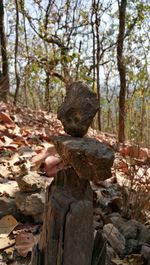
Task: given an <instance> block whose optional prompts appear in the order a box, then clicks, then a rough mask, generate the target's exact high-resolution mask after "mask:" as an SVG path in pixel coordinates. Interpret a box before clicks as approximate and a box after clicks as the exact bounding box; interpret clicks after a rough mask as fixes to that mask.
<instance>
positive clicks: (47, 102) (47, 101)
mask: <svg viewBox="0 0 150 265" xmlns="http://www.w3.org/2000/svg"><path fill="white" fill-rule="evenodd" d="M49 86H50V75H49V72H48V71H46V78H45V104H44V105H45V110H46V111H48V112H50V111H51V106H50V91H49V89H50V88H49Z"/></svg>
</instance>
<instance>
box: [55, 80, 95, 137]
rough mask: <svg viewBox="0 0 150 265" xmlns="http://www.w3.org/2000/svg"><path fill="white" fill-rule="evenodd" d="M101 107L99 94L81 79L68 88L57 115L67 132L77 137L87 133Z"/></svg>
mask: <svg viewBox="0 0 150 265" xmlns="http://www.w3.org/2000/svg"><path fill="white" fill-rule="evenodd" d="M98 109H99V103H98V99H97V96H96V94H95V93H94V92H92V91H91V90H90V88H89V87H88V86H87V85H85V84H84V83H82V82H81V81H78V82H74V83H72V84H71V85H70V87H69V88H68V92H67V95H66V97H65V100H64V102H63V103H62V105H61V106H60V108H59V109H58V113H57V117H58V119H59V120H60V121H61V122H62V124H63V126H64V130H65V132H66V133H68V134H70V135H71V136H75V137H82V136H84V135H85V134H86V132H87V130H88V128H89V126H90V124H91V122H92V119H93V118H94V116H95V114H96V112H97V111H98Z"/></svg>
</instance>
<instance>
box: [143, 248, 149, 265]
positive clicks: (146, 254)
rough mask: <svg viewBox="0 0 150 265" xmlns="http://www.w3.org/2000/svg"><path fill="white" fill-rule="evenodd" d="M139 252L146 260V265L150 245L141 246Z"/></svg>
mask: <svg viewBox="0 0 150 265" xmlns="http://www.w3.org/2000/svg"><path fill="white" fill-rule="evenodd" d="M141 254H142V256H143V257H144V259H145V260H146V261H147V265H150V246H144V245H143V246H142V248H141Z"/></svg>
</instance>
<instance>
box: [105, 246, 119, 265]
mask: <svg viewBox="0 0 150 265" xmlns="http://www.w3.org/2000/svg"><path fill="white" fill-rule="evenodd" d="M106 253H107V255H106V265H114V262H112V259H113V258H115V257H116V256H117V254H116V253H115V251H114V249H113V248H112V247H110V246H109V245H108V244H107V245H106Z"/></svg>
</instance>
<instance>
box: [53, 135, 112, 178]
mask: <svg viewBox="0 0 150 265" xmlns="http://www.w3.org/2000/svg"><path fill="white" fill-rule="evenodd" d="M53 143H54V145H55V148H56V150H57V152H58V154H59V155H60V156H61V158H62V160H63V161H64V163H65V164H66V165H69V166H71V167H73V168H74V170H75V171H76V173H77V175H78V176H79V177H80V178H84V179H88V180H105V179H106V178H109V177H111V166H112V164H113V160H114V151H113V149H112V148H111V147H109V146H108V145H106V144H104V143H100V142H99V141H97V140H96V139H91V138H75V137H70V136H56V137H54V138H53Z"/></svg>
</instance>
